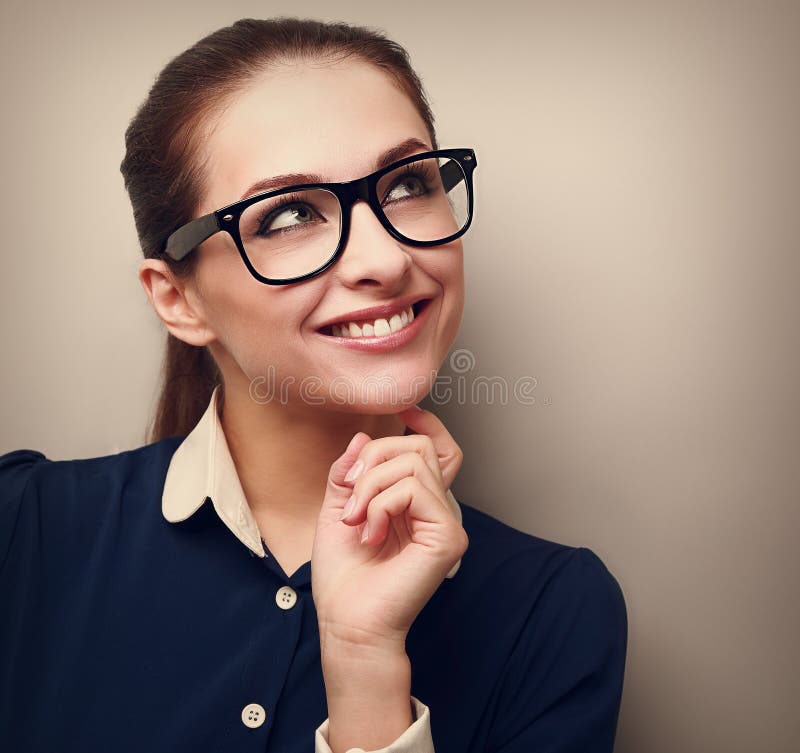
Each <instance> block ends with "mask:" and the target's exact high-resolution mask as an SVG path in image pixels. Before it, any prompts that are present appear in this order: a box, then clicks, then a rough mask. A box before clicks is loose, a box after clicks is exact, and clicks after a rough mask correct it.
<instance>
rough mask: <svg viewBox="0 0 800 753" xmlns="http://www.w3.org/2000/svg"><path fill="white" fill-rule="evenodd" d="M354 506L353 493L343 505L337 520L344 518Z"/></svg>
mask: <svg viewBox="0 0 800 753" xmlns="http://www.w3.org/2000/svg"><path fill="white" fill-rule="evenodd" d="M355 508H356V495H355V494H353V495H352V496H351V497H350V499H348V500H347V504H346V505H345V506H344V510H343V511H342V514H341V516H340V517H339V520H344V519H345V518H346V517H347V516H348V515H349V514H350V513H351V512H353V510H355Z"/></svg>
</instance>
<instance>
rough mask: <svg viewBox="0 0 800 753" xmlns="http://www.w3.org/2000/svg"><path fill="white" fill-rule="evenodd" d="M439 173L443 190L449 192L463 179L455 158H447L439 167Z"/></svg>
mask: <svg viewBox="0 0 800 753" xmlns="http://www.w3.org/2000/svg"><path fill="white" fill-rule="evenodd" d="M439 175H440V176H441V178H442V185H443V186H444V192H445V193H450V191H452V190H453V188H455V186H457V185H458V184H459V183H460V182H461V181H462V180H464V173H462V172H461V168H460V167H459V166H458V163H457V162H456V161H455V160H452V159H451V160H449V161H448V162H446V163H445V164H444V165H442V166H441V167H440V168H439Z"/></svg>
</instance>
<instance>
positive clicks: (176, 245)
mask: <svg viewBox="0 0 800 753" xmlns="http://www.w3.org/2000/svg"><path fill="white" fill-rule="evenodd" d="M218 230H219V222H218V221H217V217H216V215H215V214H214V213H213V212H212V213H211V214H206V215H204V216H203V217H198V218H197V219H196V220H192V221H191V222H188V223H186V224H185V225H184V226H183V227H181V228H178V229H177V230H176V231H175V232H174V233H173V234H172V235H170V237H169V238H168V239H167V247H166V248H165V249H164V253H165V254H168V255H169V256H171V257H172V258H173V259H175V261H180V260H181V259H183V257H184V256H186V255H187V254H188V253H189V252H190V251H191V250H193V249H194V248H195V247H196V246H197V245H199V244H200V243H202V242H203V241H204V240H206V239H207V238H210V237H211V236H212V235H214V233H216V232H217V231H218Z"/></svg>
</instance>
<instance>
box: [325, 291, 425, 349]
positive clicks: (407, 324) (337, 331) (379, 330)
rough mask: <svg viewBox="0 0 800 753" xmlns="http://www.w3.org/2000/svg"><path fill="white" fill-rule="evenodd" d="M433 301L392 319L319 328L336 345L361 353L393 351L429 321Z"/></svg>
mask: <svg viewBox="0 0 800 753" xmlns="http://www.w3.org/2000/svg"><path fill="white" fill-rule="evenodd" d="M430 300H431V299H430V298H427V299H424V300H421V301H417V302H416V303H414V304H412V305H410V306H408V307H407V308H405V309H402V310H401V311H399V312H397V313H395V314H392V315H391V316H389V317H379V318H377V319H363V320H360V321H346V322H345V321H343V322H339V323H337V324H331V325H328V326H325V327H322V328H321V329H319V330H318V331H319V333H320V334H322V335H324V336H325V337H326V338H327V339H330V340H331V341H333V342H339V343H341V344H342V345H347V346H349V347H355V348H356V349H358V350H391V349H393V348H396V347H398V346H399V345H402V344H404V343H406V342H408V341H409V340H411V339H412V338H413V337H414V336H415V335H416V334H417V332H419V330H420V328H421V326H422V324H423V322H424V320H425V319H426V318H427V317H426V313H427V310H428V303H429V302H430Z"/></svg>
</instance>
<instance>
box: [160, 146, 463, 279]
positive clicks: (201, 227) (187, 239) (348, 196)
mask: <svg viewBox="0 0 800 753" xmlns="http://www.w3.org/2000/svg"><path fill="white" fill-rule="evenodd" d="M431 157H449V158H450V159H452V160H454V161H455V162H457V163H458V166H456V165H454V163H453V162H449V163H446V164H445V165H443V166H442V168H443V170H442V178H443V181H444V182H445V190H449V189H448V187H447V183H448V181H449V180H453V183H452V184H450V186H449V187H450V188H452V187H453V186H454V185H455V184H456V183H457V182H458V180H460V179H461V172H458V174H457V175H456V174H453V172H452V171H453V170H456V171H459V168H460V170H461V171H463V175H464V177H465V178H466V187H467V204H468V214H467V221H466V222H465V223H464V227H462V228H461V229H460V230H459V231H458V232H456V233H453V234H452V235H450V236H448V237H446V238H441V239H439V240H433V241H416V240H413V239H411V238H408V237H406V236H405V235H403V234H402V233H400V232H399V231H398V230H397V229H396V228H395V227H394V226H393V225H392V224H391V222H389V220H388V218H387V217H386V215H385V214H384V212H383V209H382V207H381V205H380V200H379V199H378V194H377V190H376V189H377V184H378V180H379V179H380V178H381V177H382V176H384V175H386V173H389V172H392V171H393V170H396V169H397V168H399V167H403V166H405V165H408V164H410V163H412V162H418V161H420V160H423V159H430V158H431ZM476 165H477V160H476V158H475V151H474V150H473V149H469V148H465V149H435V150H433V151H430V152H421V153H419V154H412V155H411V156H410V157H404V158H403V159H401V160H398V161H397V162H393V163H392V164H390V165H387V166H386V167H382V168H381V169H380V170H376V171H375V172H374V173H370V174H369V175H367V176H365V177H363V178H357V179H356V180H350V181H346V182H344V183H303V184H300V185H295V186H285V187H283V188H277V189H275V190H273V191H265V192H264V193H259V194H255V195H253V196H248V197H247V198H246V199H242V200H241V201H237V202H234V203H233V204H228V205H227V206H225V207H222V208H221V209H217V210H216V211H214V212H210V213H209V214H206V215H203V216H202V217H197V218H196V219H194V220H190V221H189V222H187V223H186V224H185V225H182V226H181V227H179V228H178V229H177V230H175V231H174V232H173V233H172V234H171V235H170V236H169V238H168V239H167V243H166V247H165V249H164V251H163V252H162V253H165V254H167V255H168V256H170V257H171V258H173V259H175V260H176V261H180V260H181V259H183V258H184V257H185V256H187V255H188V254H189V253H190V252H191V251H193V250H194V249H195V248H196V247H197V246H198V245H199V244H200V243H202V242H203V241H204V240H207V239H208V238H210V237H211V236H212V235H214V234H215V233H218V232H220V231H223V230H224V231H225V232H226V233H228V235H230V236H231V238H233V242H234V243H235V244H236V248H237V249H238V250H239V255H240V256H241V257H242V261H243V262H244V263H245V266H246V267H247V269H248V270H249V271H250V274H252V275H253V277H255V278H256V279H257V280H258V281H259V282H263V283H265V284H267V285H288V284H290V283H293V282H302V281H303V280H308V279H310V278H312V277H316V276H317V275H320V274H322V273H323V272H324V271H325V270H326V269H328V268H329V267H331V266H332V265H333V264H334V263H335V262H336V261H337V260H338V259H339V257H340V256H341V255H342V252H343V251H344V247H345V246H346V245H347V238H348V234H349V231H350V213H351V210H352V208H353V204H355V202H356V201H359V200H361V201H366V202H367V204H369V206H370V207H371V208H372V211H373V213H374V214H375V216H376V217H377V218H378V220H379V221H380V223H381V225H383V227H384V228H385V229H386V231H387V232H388V233H389V235H391V236H392V237H393V238H395V239H396V240H399V241H400V242H401V243H405V244H407V245H409V246H418V247H430V246H442V245H444V244H445V243H450V242H451V241H454V240H456V238H460V237H461V236H462V235H464V233H466V232H467V230H468V229H469V226H470V225H471V224H472V210H473V203H474V199H473V186H472V172H473V170H474V169H475V167H476ZM448 167H449V168H450V173H449V175H448V172H447V171H448ZM309 189H324V190H326V191H329V192H330V193H333V194H335V196H336V198H337V199H338V200H339V206H340V207H341V212H342V217H341V227H340V229H339V243H338V244H337V246H336V250H335V251H334V252H333V254H332V255H331V257H330V258H329V259H328V261H326V262H325V263H324V264H323V265H322V266H320V267H317V269H315V270H314V271H312V272H309V273H308V274H304V275H300V276H299V277H285V278H271V277H264V276H263V275H261V274H259V273H258V272H257V271H256V269H255V268H254V267H253V265H252V264H251V263H250V259H248V258H247V252H246V251H245V250H244V244H243V243H242V237H241V234H240V232H239V218H240V217H241V216H242V213H243V212H244V210H245V209H247V207H249V206H250V205H251V204H255V203H256V202H259V201H263V200H264V199H267V198H271V197H274V196H280V195H282V194H286V193H294V192H296V191H306V190H309Z"/></svg>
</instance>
